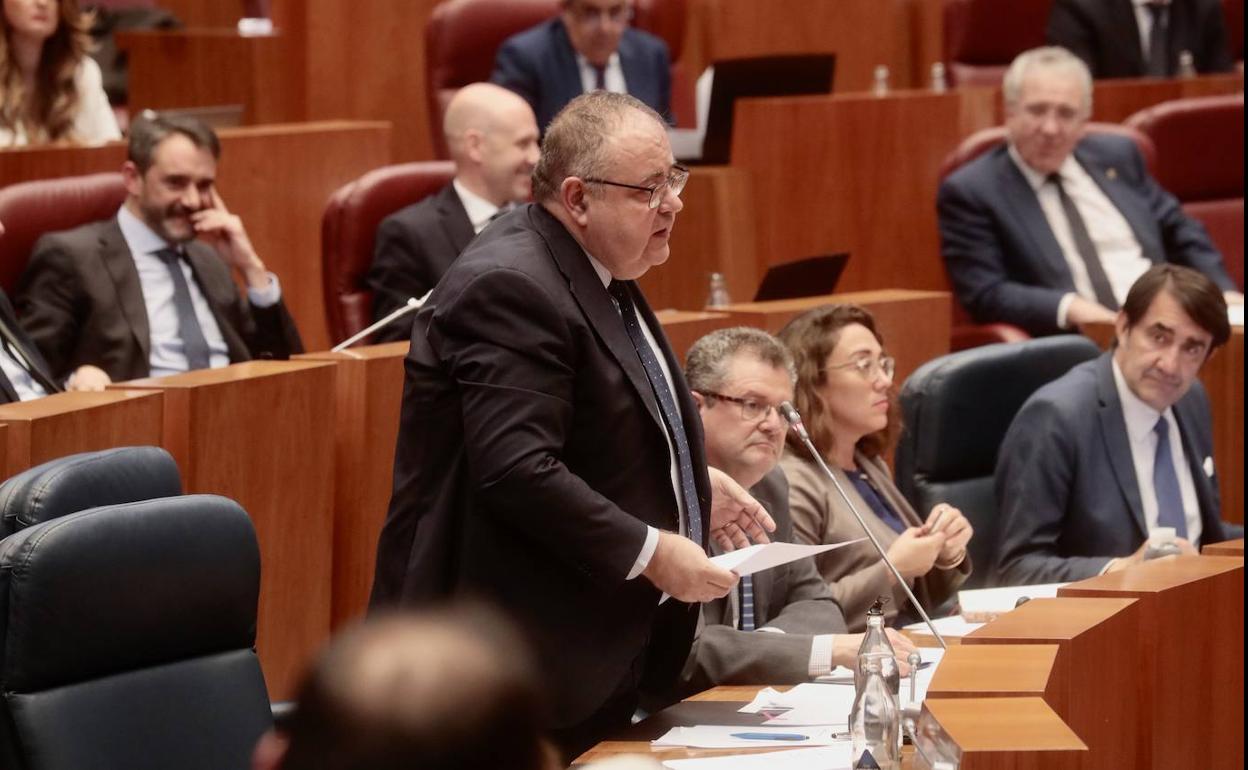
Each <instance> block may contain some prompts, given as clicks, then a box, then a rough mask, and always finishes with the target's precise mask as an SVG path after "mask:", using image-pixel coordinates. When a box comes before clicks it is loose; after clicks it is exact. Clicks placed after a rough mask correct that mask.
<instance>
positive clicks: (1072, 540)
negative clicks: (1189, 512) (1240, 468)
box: [996, 353, 1243, 585]
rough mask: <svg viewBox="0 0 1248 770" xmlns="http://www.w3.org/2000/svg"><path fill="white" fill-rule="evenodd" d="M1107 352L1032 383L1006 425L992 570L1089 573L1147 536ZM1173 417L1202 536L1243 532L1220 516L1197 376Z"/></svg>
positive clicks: (1011, 576)
mask: <svg viewBox="0 0 1248 770" xmlns="http://www.w3.org/2000/svg"><path fill="white" fill-rule="evenodd" d="M1112 355H1113V354H1112V353H1104V354H1102V355H1101V356H1100V357H1099V358H1096V359H1094V360H1092V361H1085V362H1084V363H1082V364H1079V365H1078V366H1076V367H1074V368H1073V369H1071V370H1070V371H1069V372H1067V373H1066V374H1065V375H1063V376H1062V377H1060V378H1058V379H1056V380H1054V381H1053V382H1051V383H1049V384H1048V385H1045V386H1044V387H1042V388H1040V389H1039V390H1037V391H1036V392H1035V393H1034V394H1032V396H1031V398H1029V399H1027V402H1026V403H1025V404H1023V407H1022V409H1020V410H1019V412H1018V415H1017V416H1016V417H1015V418H1014V422H1013V423H1012V424H1011V425H1010V429H1009V431H1007V433H1006V435H1005V439H1004V440H1003V442H1002V444H1001V452H1000V454H999V455H998V457H997V470H996V495H997V507H998V511H999V513H998V515H999V516H1000V517H1001V527H1000V544H999V547H998V559H999V562H998V567H997V569H998V570H999V572H998V573H997V574H999V575H1000V576H1001V578H1002V580H1003V582H1004V583H1006V584H1009V585H1025V584H1031V583H1058V582H1068V581H1072V580H1082V579H1084V578H1087V577H1092V576H1094V575H1097V574H1099V573H1100V571H1101V570H1102V569H1103V568H1104V567H1105V563H1106V562H1108V561H1109V560H1110V559H1111V558H1114V557H1118V556H1130V555H1131V554H1132V553H1134V552H1135V550H1136V549H1138V548H1139V547H1140V545H1142V544H1143V543H1144V541H1145V540H1146V539H1147V538H1148V530H1147V527H1146V524H1145V522H1144V506H1143V503H1142V502H1141V501H1140V485H1139V480H1138V479H1137V478H1136V475H1135V465H1134V462H1133V461H1132V459H1131V443H1130V438H1129V436H1128V434H1127V426H1126V422H1125V421H1124V420H1123V416H1122V401H1121V400H1120V399H1119V398H1118V388H1117V386H1116V385H1115V383H1114V372H1113V368H1112ZM1174 417H1175V420H1176V421H1177V422H1178V424H1179V432H1180V434H1182V437H1183V454H1184V457H1185V458H1186V459H1187V465H1188V469H1189V470H1190V471H1191V474H1192V482H1193V485H1194V486H1195V488H1196V498H1197V500H1198V502H1199V504H1200V520H1201V538H1200V544H1204V543H1216V542H1218V541H1221V540H1224V539H1226V537H1227V536H1228V534H1229V535H1230V536H1231V537H1242V536H1243V533H1242V530H1241V529H1238V528H1235V527H1234V526H1233V525H1224V524H1223V523H1222V521H1221V519H1220V512H1221V505H1220V502H1219V499H1218V479H1217V476H1216V475H1215V474H1214V472H1213V470H1214V466H1213V460H1212V455H1213V423H1212V418H1211V416H1210V412H1209V399H1208V397H1207V396H1206V395H1205V390H1204V388H1203V387H1201V384H1200V383H1199V382H1196V383H1194V384H1193V385H1192V389H1191V390H1190V391H1188V393H1187V395H1185V396H1184V397H1183V398H1182V399H1180V400H1179V402H1178V403H1176V404H1175V405H1174ZM1207 458H1209V459H1207ZM1145 483H1152V480H1151V479H1147V480H1145ZM1196 545H1199V544H1196Z"/></svg>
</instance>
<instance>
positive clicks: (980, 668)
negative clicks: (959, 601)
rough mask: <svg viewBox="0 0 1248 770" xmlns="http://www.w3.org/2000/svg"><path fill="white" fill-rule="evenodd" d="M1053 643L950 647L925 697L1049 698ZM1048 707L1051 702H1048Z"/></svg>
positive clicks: (1055, 649)
mask: <svg viewBox="0 0 1248 770" xmlns="http://www.w3.org/2000/svg"><path fill="white" fill-rule="evenodd" d="M1060 649H1061V648H1060V647H1059V646H1058V645H1056V644H957V645H950V646H949V649H947V650H945V655H944V657H943V658H941V661H940V666H939V667H938V668H937V669H936V674H935V675H934V676H933V677H932V681H931V684H930V685H928V688H927V697H928V698H993V697H1004V696H1017V697H1035V698H1046V697H1047V698H1050V699H1051V698H1052V697H1053V696H1054V695H1056V693H1055V692H1050V688H1051V687H1052V686H1053V685H1054V684H1055V683H1056V680H1055V679H1054V677H1053V673H1054V668H1055V667H1056V663H1057V655H1058V651H1059V650H1060ZM1049 702H1050V705H1052V701H1051V700H1050V701H1049Z"/></svg>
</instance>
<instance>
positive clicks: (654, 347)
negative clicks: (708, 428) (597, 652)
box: [585, 252, 709, 580]
mask: <svg viewBox="0 0 1248 770" xmlns="http://www.w3.org/2000/svg"><path fill="white" fill-rule="evenodd" d="M585 256H586V257H588V258H589V264H590V265H591V266H592V267H593V268H594V272H595V273H597V274H598V280H600V281H602V286H603V288H604V289H605V288H607V286H609V285H610V284H611V281H612V277H611V271H610V270H608V269H607V268H606V267H605V266H604V265H603V264H602V263H601V262H599V261H598V260H596V259H594V257H593V256H592V255H591V254H590V253H589V252H585ZM611 304H613V305H616V302H615V298H614V297H612V298H611ZM615 310H616V312H617V313H618V312H619V310H620V308H619V305H616V308H615ZM637 321H638V323H639V324H640V325H641V334H642V336H644V337H645V338H646V343H647V344H649V345H650V351H651V352H652V353H653V354H654V358H655V360H657V361H658V362H659V368H660V369H662V370H663V378H664V379H665V380H667V387H668V389H669V390H670V391H671V392H672V399H673V400H675V399H676V389H675V388H673V387H672V371H671V369H669V368H668V366H667V359H665V358H664V357H663V352H662V351H661V350H660V349H659V344H658V342H657V341H656V340H655V338H654V332H653V331H652V330H651V329H650V325H649V324H648V323H646V319H645V318H643V317H642V315H641V313H640V311H639V312H638V313H637ZM676 403H677V408H679V405H680V402H679V401H677V402H676ZM681 419H688V415H681ZM663 438H664V440H666V441H667V456H668V458H669V459H670V461H671V462H670V472H671V476H672V492H673V493H675V495H676V508H677V515H678V517H679V529H680V534H682V535H684V534H685V520H686V514H687V512H686V511H685V496H684V494H683V493H682V492H681V489H680V469H679V468H677V466H676V447H674V446H672V437H671V436H669V435H668V434H667V431H666V430H665V431H663ZM703 526H709V522H704V523H703ZM658 546H659V530H658V529H657V528H655V527H647V531H646V542H644V543H642V546H641V552H640V553H638V554H637V561H635V562H634V563H633V568H632V569H631V570H629V572H628V577H627V578H626V579H627V580H632V579H633V578H635V577H637V576H638V575H640V574H641V573H642V572H644V571H645V570H646V567H648V566H650V559H651V558H652V557H653V556H654V549H656V548H658Z"/></svg>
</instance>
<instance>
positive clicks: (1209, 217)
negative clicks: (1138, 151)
mask: <svg viewBox="0 0 1248 770" xmlns="http://www.w3.org/2000/svg"><path fill="white" fill-rule="evenodd" d="M1126 125H1128V126H1131V127H1132V128H1134V129H1136V130H1138V131H1140V132H1141V133H1143V134H1144V135H1146V136H1148V137H1149V138H1150V139H1151V140H1152V141H1153V144H1154V145H1156V148H1157V162H1156V164H1155V166H1154V171H1155V174H1154V175H1155V176H1156V177H1157V181H1158V182H1159V183H1160V184H1161V186H1162V187H1164V188H1165V189H1167V190H1169V191H1170V192H1171V193H1173V194H1174V196H1175V197H1176V198H1178V199H1179V200H1180V201H1181V202H1182V203H1183V209H1184V210H1185V211H1186V212H1187V213H1188V214H1190V215H1191V216H1193V217H1195V218H1196V219H1199V220H1200V221H1201V222H1202V223H1204V225H1205V227H1206V228H1208V230H1209V235H1210V236H1211V237H1212V238H1213V242H1214V243H1215V244H1216V245H1217V247H1218V248H1219V249H1220V250H1221V251H1222V256H1223V259H1224V260H1225V262H1226V267H1227V270H1228V271H1229V272H1230V273H1231V277H1232V278H1234V279H1235V281H1236V283H1238V284H1239V286H1240V288H1241V289H1242V288H1243V285H1244V95H1243V93H1238V94H1230V95H1225V96H1209V97H1201V98H1195V99H1176V100H1174V101H1170V102H1164V103H1162V104H1159V105H1157V106H1155V107H1150V108H1149V109H1146V110H1142V111H1141V112H1137V113H1136V114H1134V115H1132V116H1131V117H1130V118H1127V121H1126Z"/></svg>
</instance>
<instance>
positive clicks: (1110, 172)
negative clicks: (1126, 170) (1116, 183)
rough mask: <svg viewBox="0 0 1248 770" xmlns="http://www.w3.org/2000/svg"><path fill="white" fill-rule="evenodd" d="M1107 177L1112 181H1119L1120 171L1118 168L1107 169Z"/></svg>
mask: <svg viewBox="0 0 1248 770" xmlns="http://www.w3.org/2000/svg"><path fill="white" fill-rule="evenodd" d="M1105 176H1106V177H1108V178H1109V179H1111V180H1112V179H1117V178H1118V169H1116V168H1107V169H1105Z"/></svg>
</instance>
